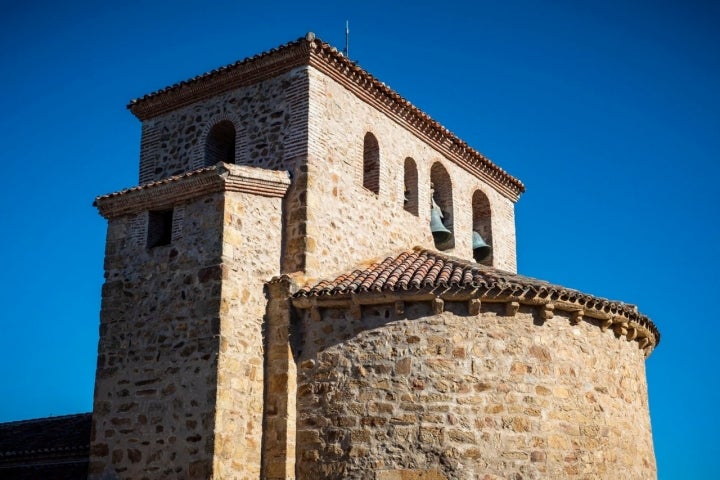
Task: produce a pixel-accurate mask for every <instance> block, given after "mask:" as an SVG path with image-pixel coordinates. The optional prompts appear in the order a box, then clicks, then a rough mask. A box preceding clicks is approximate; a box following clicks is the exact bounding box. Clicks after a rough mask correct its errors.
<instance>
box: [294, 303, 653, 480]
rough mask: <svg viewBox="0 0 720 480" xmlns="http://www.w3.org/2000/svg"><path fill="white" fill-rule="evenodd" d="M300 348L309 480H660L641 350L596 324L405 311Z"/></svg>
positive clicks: (347, 319) (305, 335) (331, 320)
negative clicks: (509, 479)
mask: <svg viewBox="0 0 720 480" xmlns="http://www.w3.org/2000/svg"><path fill="white" fill-rule="evenodd" d="M296 342H297V343H296V355H297V369H298V382H297V383H298V385H297V408H298V413H297V428H298V430H297V445H298V448H297V453H298V455H297V474H298V478H326V479H331V478H336V479H340V478H354V479H367V478H383V479H390V478H392V479H411V478H412V479H417V478H433V479H458V480H460V479H462V480H467V479H483V480H489V479H505V478H523V479H542V478H578V479H579V478H596V479H599V478H602V479H615V478H618V475H621V476H622V477H623V478H630V479H652V478H656V472H655V459H654V454H653V445H652V436H651V431H650V419H649V414H648V404H647V387H646V381H645V365H644V353H643V350H641V349H639V348H638V345H637V343H636V342H629V341H626V340H625V338H624V337H621V338H616V336H615V335H614V334H613V333H612V331H611V330H607V331H603V330H602V329H601V328H599V325H598V324H597V322H596V321H595V320H592V319H586V320H583V321H582V322H580V323H579V324H578V325H572V324H571V322H570V318H569V317H568V316H566V314H564V313H561V312H558V313H556V315H555V316H553V317H552V318H550V319H547V320H545V321H543V320H542V319H541V318H540V314H539V312H538V311H536V310H533V309H531V308H530V307H526V306H521V307H520V310H519V312H518V313H517V314H515V315H514V316H506V313H505V306H504V305H501V304H487V303H483V305H482V311H481V313H480V314H479V315H477V316H475V315H473V316H471V315H469V314H468V311H467V302H463V303H453V302H446V303H445V311H444V312H443V313H440V314H435V313H434V312H433V308H432V307H431V304H430V302H410V301H408V302H406V303H405V307H404V312H401V313H398V310H397V309H396V307H395V306H394V305H377V306H363V307H362V315H361V317H360V318H357V319H355V318H354V317H353V315H352V314H351V312H349V311H348V310H345V309H341V308H327V309H325V308H320V309H308V310H303V311H302V318H301V319H300V321H299V324H298V334H297V340H296ZM620 472H622V473H620Z"/></svg>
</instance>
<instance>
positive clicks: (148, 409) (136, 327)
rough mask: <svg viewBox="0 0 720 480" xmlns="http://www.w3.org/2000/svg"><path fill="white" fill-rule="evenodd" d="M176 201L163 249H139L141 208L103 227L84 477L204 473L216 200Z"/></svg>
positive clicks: (219, 207)
mask: <svg viewBox="0 0 720 480" xmlns="http://www.w3.org/2000/svg"><path fill="white" fill-rule="evenodd" d="M179 207H182V209H183V210H184V212H185V215H184V220H183V225H182V228H181V229H179V230H178V231H177V232H174V234H175V237H174V238H173V241H172V242H171V244H170V245H166V246H158V247H155V248H152V249H148V248H146V245H145V242H144V237H143V235H140V234H138V231H141V230H142V229H141V228H139V226H142V225H143V222H142V220H143V219H145V218H146V216H143V214H142V213H139V214H137V215H127V216H123V217H119V218H114V219H111V220H110V221H109V224H108V233H107V244H106V256H105V284H104V286H103V292H102V310H101V318H100V342H99V346H98V362H97V373H96V380H95V400H94V408H93V433H92V442H91V454H90V478H101V477H102V478H106V477H104V476H103V475H104V474H105V475H107V478H137V479H141V478H208V477H209V475H210V473H211V469H212V453H213V442H214V436H213V428H214V423H215V396H216V384H217V374H216V370H217V361H218V358H217V355H218V351H219V337H218V334H219V333H220V318H219V310H220V300H221V280H222V267H221V266H220V262H221V253H222V235H221V226H222V220H223V199H222V195H221V194H214V195H212V196H210V197H208V198H205V199H202V200H196V201H192V202H188V203H186V204H185V205H182V206H179ZM178 237H180V238H178Z"/></svg>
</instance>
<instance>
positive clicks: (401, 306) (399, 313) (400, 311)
mask: <svg viewBox="0 0 720 480" xmlns="http://www.w3.org/2000/svg"><path fill="white" fill-rule="evenodd" d="M404 315H405V302H403V301H402V300H398V301H397V302H395V316H396V317H397V318H402V317H403V316H404Z"/></svg>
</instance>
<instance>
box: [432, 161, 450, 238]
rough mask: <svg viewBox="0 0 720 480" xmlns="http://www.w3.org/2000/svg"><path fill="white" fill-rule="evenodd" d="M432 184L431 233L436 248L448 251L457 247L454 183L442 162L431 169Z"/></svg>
mask: <svg viewBox="0 0 720 480" xmlns="http://www.w3.org/2000/svg"><path fill="white" fill-rule="evenodd" d="M430 182H431V185H430V195H431V198H430V207H431V212H430V231H431V232H432V234H433V240H434V241H435V247H436V248H437V249H438V250H448V249H450V248H453V247H454V246H455V236H454V234H453V232H454V228H453V218H454V216H453V199H452V183H451V182H450V175H448V173H447V170H445V167H443V166H442V164H441V163H440V162H436V163H435V164H434V165H433V166H432V168H431V169H430Z"/></svg>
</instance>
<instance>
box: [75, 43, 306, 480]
mask: <svg viewBox="0 0 720 480" xmlns="http://www.w3.org/2000/svg"><path fill="white" fill-rule="evenodd" d="M300 53H302V52H300ZM301 64H302V58H301V57H300V56H299V55H297V52H296V54H295V55H294V56H293V55H286V56H283V57H281V58H277V56H275V57H270V58H264V59H259V60H256V61H255V62H252V64H247V63H246V64H242V63H239V64H238V65H236V66H235V67H234V70H233V71H232V72H230V73H229V74H227V73H228V72H226V75H225V76H223V78H222V79H218V78H217V74H216V73H210V74H208V75H206V76H204V77H202V79H201V80H199V81H196V82H194V83H193V85H192V88H190V87H189V86H188V85H187V84H179V85H175V86H173V87H170V88H168V89H165V90H163V91H160V92H155V93H153V94H150V95H147V96H145V97H143V98H141V99H139V100H135V101H133V102H132V103H131V104H130V105H129V106H128V108H129V109H130V110H131V111H132V112H133V113H134V114H135V115H136V116H137V117H138V118H139V119H140V120H141V121H142V140H141V151H140V175H139V177H140V178H139V185H138V186H136V187H133V188H129V189H127V190H123V191H120V192H117V193H113V194H109V195H104V196H101V197H98V198H97V200H96V202H95V204H96V206H97V208H98V210H99V211H100V213H101V214H102V215H103V216H104V217H105V218H107V219H108V230H107V243H106V256H105V284H104V286H103V291H102V311H101V322H100V342H99V348H98V363H97V376H96V384H95V399H94V409H93V410H94V411H93V431H92V440H91V458H90V468H89V471H90V478H193V479H195V478H198V479H199V478H205V479H207V478H255V479H256V478H259V475H260V468H261V467H260V465H261V450H260V447H261V441H262V424H263V419H262V413H263V330H262V329H263V316H264V314H265V310H266V299H265V295H264V292H263V288H264V283H265V282H266V281H267V280H268V279H270V278H272V277H273V276H275V275H278V274H279V273H280V272H281V269H282V263H283V261H284V262H286V263H289V264H291V265H292V263H293V262H296V263H297V262H298V260H297V258H296V257H298V255H295V254H294V253H293V252H301V248H300V247H299V246H298V245H301V242H299V241H298V240H297V238H299V235H298V233H297V232H299V231H300V229H301V228H302V226H301V225H295V226H292V227H288V225H287V224H285V225H284V224H283V218H284V216H288V215H289V216H290V217H291V218H298V217H300V218H301V217H302V208H297V207H293V205H295V204H297V203H298V202H295V203H294V204H290V205H289V206H288V205H286V206H284V205H283V198H289V199H291V201H292V199H294V198H295V197H297V195H299V193H298V192H299V190H298V186H302V184H303V180H302V179H303V175H304V174H303V169H302V166H301V165H302V164H303V162H304V159H305V158H306V156H307V154H306V150H307V148H306V125H307V116H308V110H307V93H306V92H307V71H306V69H307V67H303V66H302V65H301ZM258 67H261V68H260V70H261V71H256V68H258ZM291 172H292V174H293V176H294V178H295V181H294V185H295V188H294V189H293V188H291V189H290V191H288V188H289V187H290V185H291V181H290V173H291ZM288 229H290V231H289V232H288V231H287V230H288ZM284 231H285V236H286V237H287V238H289V239H290V240H289V241H286V242H283V233H284Z"/></svg>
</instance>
